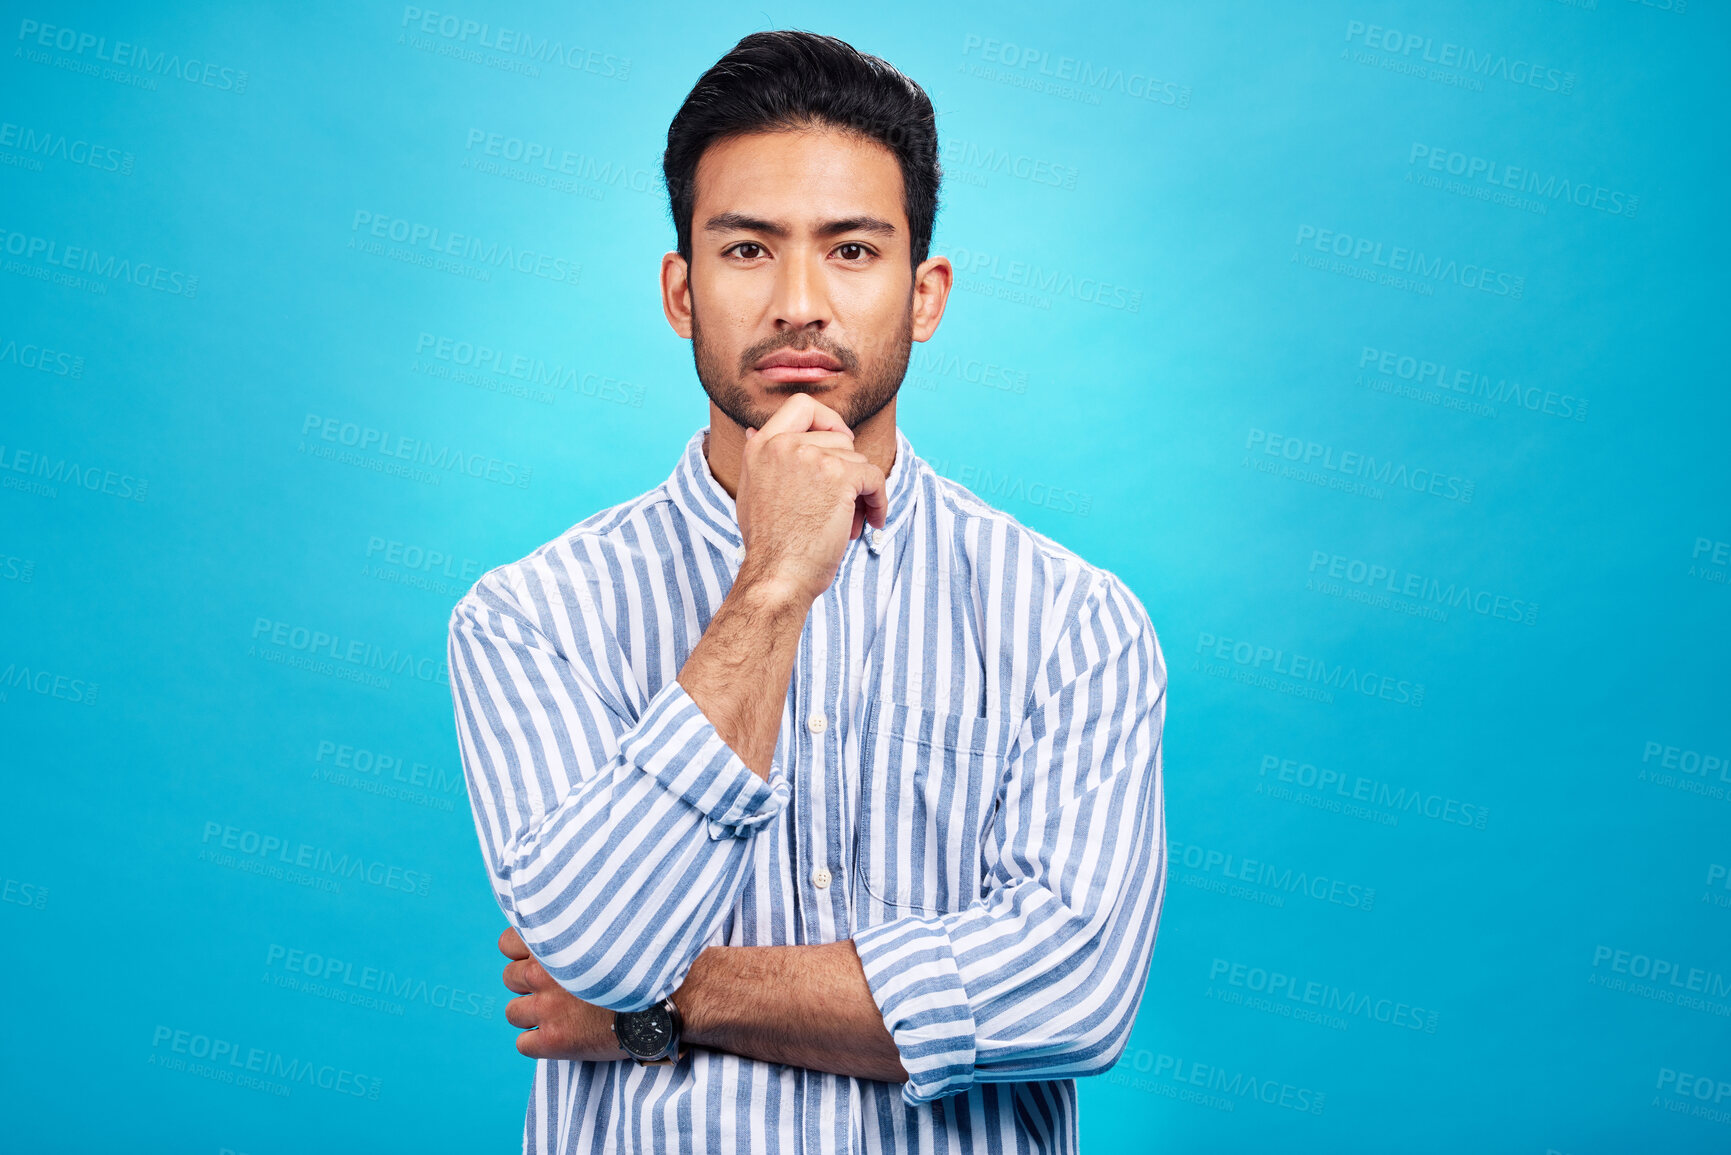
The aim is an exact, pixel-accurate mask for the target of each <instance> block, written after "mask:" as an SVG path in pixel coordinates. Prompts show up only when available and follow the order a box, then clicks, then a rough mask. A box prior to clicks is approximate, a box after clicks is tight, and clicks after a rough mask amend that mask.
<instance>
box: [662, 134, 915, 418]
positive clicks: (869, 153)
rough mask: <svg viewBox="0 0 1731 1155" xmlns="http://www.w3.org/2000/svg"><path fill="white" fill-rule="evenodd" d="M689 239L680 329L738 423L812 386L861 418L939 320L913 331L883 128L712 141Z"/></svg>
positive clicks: (879, 404)
mask: <svg viewBox="0 0 1731 1155" xmlns="http://www.w3.org/2000/svg"><path fill="white" fill-rule="evenodd" d="M691 245H692V256H691V264H690V267H689V269H688V270H687V273H686V276H687V278H688V291H689V298H688V300H689V308H690V325H689V329H690V332H689V334H685V335H689V336H690V337H691V341H692V353H693V356H694V358H695V360H696V362H697V376H698V379H699V380H701V381H702V382H703V388H704V391H705V392H707V393H708V394H709V397H710V400H712V401H713V402H714V403H715V406H716V408H718V409H720V410H721V412H723V413H725V414H726V415H727V416H728V417H729V418H731V419H732V420H733V421H734V422H735V423H737V424H739V425H741V426H743V427H747V428H754V429H755V428H759V427H761V426H762V425H763V423H764V422H765V421H766V420H768V419H769V417H770V415H771V414H773V413H774V412H775V411H776V410H777V409H778V408H780V406H781V404H782V401H783V400H784V399H785V398H787V397H788V396H789V395H791V394H793V393H810V394H812V395H813V396H814V397H816V398H818V399H819V400H821V401H822V402H823V403H824V404H825V405H828V406H829V407H830V408H832V409H834V410H836V411H837V412H838V413H840V414H841V417H842V420H844V421H846V422H847V424H848V427H849V428H850V429H853V428H858V426H859V425H860V423H862V422H864V421H866V420H867V419H869V418H871V417H872V416H874V415H875V414H877V413H878V412H879V411H880V410H882V409H883V407H884V406H885V405H887V404H888V403H889V402H890V400H891V399H892V398H893V397H894V396H895V394H896V390H897V389H898V388H900V386H901V382H902V377H903V375H904V374H905V373H906V371H907V364H908V352H909V349H910V345H911V342H912V341H913V340H914V339H915V338H916V336H917V338H918V339H919V340H922V341H923V340H925V339H926V337H928V336H930V335H931V328H933V327H935V325H936V320H935V318H934V319H933V321H932V324H931V326H929V327H928V326H926V325H924V324H921V325H920V326H919V328H920V330H922V331H921V332H919V333H917V334H916V332H915V328H916V327H915V323H914V317H913V312H914V310H913V304H914V292H913V288H914V283H915V277H914V270H913V268H912V267H911V265H910V256H911V247H910V246H911V238H910V237H909V235H908V222H907V214H906V211H905V209H904V207H903V204H902V175H901V168H900V166H899V165H898V164H897V162H896V158H895V154H894V153H892V152H891V151H890V150H889V149H888V148H886V147H884V146H883V145H881V144H878V143H877V142H876V141H872V140H869V139H866V138H863V137H859V136H855V135H852V134H850V133H845V132H841V131H838V130H834V129H828V128H814V129H809V130H802V131H791V132H774V133H756V134H752V135H748V136H740V137H734V138H732V139H729V140H724V141H721V142H719V143H716V144H713V145H711V146H710V147H709V148H707V149H706V150H705V151H704V153H703V157H702V159H701V160H700V161H699V162H698V166H697V196H696V204H695V211H694V212H693V214H692V232H691ZM674 259H676V258H674ZM935 261H938V262H942V261H943V258H941V257H939V258H935ZM932 263H933V262H931V261H928V262H927V263H926V265H930V264H932ZM946 264H947V263H946ZM926 265H922V270H923V269H925V267H926ZM945 272H946V273H947V268H946V270H945ZM945 284H946V287H947V277H946V278H945ZM939 309H940V311H941V304H940V306H939ZM669 319H670V320H675V318H674V312H673V310H672V309H670V310H669ZM675 327H676V328H680V324H679V322H678V321H677V320H675Z"/></svg>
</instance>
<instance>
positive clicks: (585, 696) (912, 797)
mask: <svg viewBox="0 0 1731 1155" xmlns="http://www.w3.org/2000/svg"><path fill="white" fill-rule="evenodd" d="M706 432H707V431H706V430H699V431H698V432H697V433H695V434H693V436H692V438H691V440H690V442H689V443H688V444H687V446H686V449H685V453H684V455H683V456H682V458H681V459H680V461H679V464H678V467H677V468H676V469H675V470H674V471H673V474H672V476H671V477H669V478H668V480H667V481H666V482H665V483H663V484H662V485H660V486H658V487H657V488H656V489H654V490H651V491H650V492H649V493H646V494H644V495H643V496H641V497H639V498H637V499H635V500H632V501H629V502H626V503H624V504H622V505H619V506H616V507H614V508H612V509H609V510H606V511H604V512H602V513H598V514H596V515H595V516H593V517H590V518H588V519H587V520H585V521H583V522H580V523H579V524H578V525H576V526H574V527H573V528H572V529H570V530H569V531H567V532H566V533H565V534H563V535H562V536H560V537H559V538H558V539H556V540H554V541H552V542H549V543H548V544H547V545H545V546H543V547H541V548H540V549H538V550H536V551H535V552H534V553H533V554H530V555H529V556H528V557H526V558H524V559H522V560H521V561H518V562H515V563H512V564H510V565H506V566H501V567H500V568H498V569H495V570H493V571H491V572H489V573H488V574H486V575H485V576H483V577H482V578H481V580H480V581H479V582H477V583H476V584H475V586H474V588H473V589H471V590H470V591H469V593H468V594H467V595H466V596H465V597H464V598H463V600H462V601H461V602H460V603H459V604H458V605H457V607H456V610H455V612H454V613H453V615H452V618H451V634H450V661H451V691H452V697H453V699H454V701H455V706H456V715H457V729H458V734H459V737H460V740H461V747H462V757H463V768H464V771H465V773H466V775H467V777H468V785H469V796H470V798H471V800H472V802H473V805H474V813H475V824H476V827H477V829H478V831H479V834H480V841H481V849H482V851H483V854H484V856H485V858H486V862H487V869H488V873H489V875H490V876H491V878H492V883H493V890H494V893H495V894H496V895H497V896H498V900H499V905H500V907H501V908H502V909H503V910H504V912H505V915H506V917H507V918H508V919H509V920H510V921H511V923H512V925H514V926H515V927H517V929H518V930H519V931H520V932H521V933H522V935H523V939H524V941H525V942H526V943H528V944H529V947H530V949H531V950H532V951H533V952H534V953H535V956H536V957H537V958H538V959H540V960H541V962H542V963H543V964H544V965H545V966H546V967H547V969H548V971H549V972H551V973H552V974H553V975H554V977H556V978H557V979H558V981H559V982H560V983H561V984H562V985H564V986H565V987H566V988H568V989H569V990H570V991H571V992H572V993H574V994H576V995H577V996H579V997H580V998H583V999H586V1000H588V1001H590V1002H592V1003H596V1004H599V1005H601V1006H604V1007H612V1008H615V1009H619V1010H633V1009H638V1008H641V1007H646V1006H649V1005H650V1004H652V1003H654V1002H656V1001H657V1000H659V999H661V998H663V997H665V996H666V995H668V994H669V993H671V992H673V991H674V990H675V989H677V987H678V986H679V984H680V982H681V981H682V980H683V978H684V976H685V973H686V971H687V969H688V968H689V967H690V965H691V963H692V960H693V959H695V958H696V956H697V954H698V953H699V952H700V951H701V950H702V949H703V948H704V947H706V946H709V945H711V944H733V945H742V946H769V945H778V944H780V945H785V944H800V943H823V942H833V941H837V940H839V939H844V938H852V939H853V941H854V943H855V946H856V948H857V950H858V952H859V956H860V958H861V960H862V961H863V963H864V965H865V973H866V978H867V980H868V982H869V984H870V986H871V991H872V994H873V996H874V998H875V999H876V1001H877V1003H878V1006H879V1008H880V1009H881V1010H882V1012H883V1016H884V1022H885V1024H886V1026H887V1027H888V1028H889V1030H890V1032H891V1034H892V1035H893V1037H894V1038H895V1041H896V1045H897V1047H898V1048H899V1049H900V1052H901V1056H902V1061H903V1064H904V1066H906V1068H907V1069H908V1071H909V1072H910V1073H911V1079H910V1080H909V1082H907V1083H906V1084H905V1085H895V1084H889V1083H878V1082H872V1081H868V1080H863V1079H851V1078H845V1077H841V1076H836V1075H828V1074H823V1073H820V1072H815V1071H807V1070H803V1069H800V1068H795V1067H788V1066H781V1065H776V1064H770V1063H762V1062H757V1061H754V1060H750V1059H743V1058H739V1057H736V1056H733V1055H727V1054H722V1053H718V1052H710V1051H692V1052H688V1054H687V1055H686V1057H685V1058H684V1059H682V1060H681V1061H680V1062H679V1063H677V1064H674V1065H670V1066H659V1067H643V1068H640V1067H637V1066H636V1065H635V1064H632V1063H630V1062H617V1063H575V1062H566V1061H542V1062H539V1063H537V1065H536V1072H535V1085H534V1092H533V1096H532V1098H531V1101H530V1105H529V1112H528V1119H527V1124H526V1128H525V1135H524V1149H525V1150H526V1151H529V1152H535V1153H549V1152H557V1153H565V1152H590V1151H602V1150H606V1151H643V1152H665V1151H712V1152H722V1151H742V1150H750V1151H777V1152H842V1151H847V1152H855V1151H864V1152H881V1151H896V1152H905V1151H921V1152H956V1153H960V1152H967V1151H982V1152H984V1151H993V1152H997V1151H1004V1152H1027V1151H1065V1152H1068V1151H1074V1150H1076V1147H1077V1120H1076V1084H1075V1082H1074V1078H1075V1077H1076V1076H1079V1075H1088V1074H1095V1073H1098V1072H1100V1071H1104V1070H1105V1069H1107V1068H1108V1067H1110V1066H1111V1065H1112V1063H1113V1062H1114V1061H1115V1060H1116V1058H1117V1057H1118V1055H1119V1053H1120V1052H1121V1051H1122V1050H1123V1048H1124V1045H1125V1043H1126V1040H1127V1038H1128V1036H1129V1032H1130V1026H1131V1021H1132V1019H1133V1017H1134V1015H1135V1012H1136V1007H1137V1004H1138V1003H1139V1001H1140V999H1141V996H1142V990H1143V986H1144V984H1145V983H1146V981H1147V975H1148V965H1149V958H1150V955H1151V953H1152V951H1153V948H1154V938H1155V930H1156V927H1157V925H1158V922H1159V917H1160V909H1161V902H1162V899H1163V897H1164V894H1165V882H1166V826H1165V810H1164V805H1163V794H1162V786H1161V764H1160V738H1161V729H1162V724H1163V722H1164V718H1165V703H1166V699H1165V688H1166V667H1165V663H1164V660H1163V658H1162V656H1161V653H1160V647H1159V645H1158V643H1157V642H1156V640H1155V636H1154V629H1153V627H1152V626H1151V625H1150V624H1149V621H1148V617H1147V614H1146V612H1145V611H1144V610H1143V608H1142V606H1141V604H1140V603H1139V602H1138V601H1137V600H1136V598H1135V597H1134V596H1133V595H1132V594H1131V593H1130V592H1129V591H1128V590H1127V589H1126V588H1125V587H1124V585H1123V583H1122V582H1121V581H1119V580H1118V579H1117V578H1116V577H1114V576H1113V575H1112V574H1110V573H1107V572H1106V571H1104V570H1101V569H1098V568H1096V567H1093V566H1090V565H1088V564H1087V563H1085V562H1083V561H1082V560H1081V559H1080V558H1078V557H1076V555H1074V554H1073V553H1071V552H1069V551H1068V550H1065V549H1064V548H1063V547H1061V546H1059V545H1057V544H1056V543H1054V542H1052V541H1051V540H1049V539H1047V538H1045V537H1043V536H1041V535H1040V534H1038V533H1035V532H1034V531H1032V530H1030V529H1028V528H1026V527H1025V526H1023V525H1021V524H1020V523H1018V522H1017V521H1016V520H1015V519H1014V518H1012V517H1010V516H1009V515H1008V514H1005V513H1002V512H1000V511H998V510H995V509H993V508H991V507H990V506H988V505H986V504H984V503H983V502H981V501H980V500H979V499H978V498H977V497H976V496H974V495H973V494H972V493H970V492H969V491H968V490H966V489H964V488H963V487H961V486H959V485H957V484H955V483H953V482H951V481H948V480H946V479H944V478H942V477H939V476H938V475H937V474H936V473H935V472H934V471H933V470H932V468H931V467H930V466H929V465H928V464H927V463H926V462H925V461H923V460H921V459H920V458H919V457H917V456H915V454H914V452H913V448H912V446H911V445H910V444H909V443H908V440H907V437H906V435H905V434H903V433H901V432H900V431H898V432H897V435H896V441H897V453H896V459H895V463H894V465H893V467H892V469H891V470H890V475H889V488H890V493H889V513H888V522H887V524H886V525H885V527H884V528H883V529H882V530H881V531H877V532H873V531H872V530H871V528H870V527H869V526H868V527H867V530H866V533H865V534H864V535H862V536H861V537H860V538H859V539H858V540H855V541H852V542H850V543H849V544H848V547H847V552H846V553H845V555H844V557H843V560H842V564H841V569H840V572H839V574H838V575H837V577H836V580H835V582H834V583H833V584H832V586H831V587H830V589H829V590H828V591H827V592H826V593H825V594H824V595H823V596H822V597H821V598H820V599H819V600H818V601H817V602H816V603H815V604H814V605H813V606H812V609H811V613H810V615H809V616H808V618H807V620H806V624H805V631H804V634H803V636H802V638H801V640H800V646H799V654H798V658H797V661H796V664H795V667H794V673H793V679H792V685H791V686H790V688H789V691H788V698H787V705H786V708H785V711H784V713H783V716H782V724H781V732H780V737H779V740H778V742H777V745H776V752H775V760H774V769H773V771H772V773H771V775H770V778H769V780H768V781H767V782H766V781H764V780H763V779H760V778H758V777H757V776H756V775H754V774H753V773H752V772H751V771H750V770H748V769H747V768H746V766H745V764H744V763H742V762H741V761H740V760H739V758H738V757H737V756H736V755H735V754H734V753H733V752H732V750H730V749H729V748H728V747H727V745H726V744H725V743H723V742H722V741H721V739H720V737H719V736H718V735H717V733H716V731H715V728H714V727H713V726H712V725H711V724H710V723H709V721H708V720H707V719H706V718H705V717H704V715H703V713H702V711H701V710H699V709H698V708H697V705H696V703H694V702H693V701H692V699H691V698H690V696H689V695H687V694H686V692H685V691H684V689H683V688H682V687H681V686H680V684H679V683H678V682H677V681H676V680H675V676H676V675H677V674H678V672H679V669H680V666H681V665H682V664H683V663H684V661H685V658H686V655H687V654H689V653H690V652H691V650H692V648H693V646H695V645H696V643H697V640H698V639H699V638H700V637H701V636H702V634H703V630H704V628H705V627H706V626H707V625H708V623H709V621H710V618H711V617H712V615H713V614H714V613H715V611H716V609H717V607H718V606H719V605H720V604H721V600H722V598H723V597H724V596H725V595H726V593H727V591H728V588H729V587H730V585H731V583H732V581H733V578H734V575H735V574H736V573H737V572H738V568H739V559H740V556H741V554H740V549H741V539H740V534H739V525H738V521H737V517H736V513H735V506H734V502H733V499H732V498H730V497H729V496H728V495H727V491H726V490H724V489H722V488H721V486H720V484H719V483H717V482H716V480H715V478H714V477H713V475H712V474H711V473H710V472H709V466H708V463H707V461H706V460H705V457H704V449H703V447H704V439H705V435H706Z"/></svg>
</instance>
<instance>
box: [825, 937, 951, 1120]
mask: <svg viewBox="0 0 1731 1155" xmlns="http://www.w3.org/2000/svg"><path fill="white" fill-rule="evenodd" d="M853 944H854V949H855V950H856V951H857V952H858V953H859V960H860V964H861V965H862V966H863V967H864V968H865V976H866V984H867V985H868V986H870V987H871V992H872V999H873V1001H875V1002H876V1003H877V1005H878V1010H879V1012H880V1013H882V1015H883V1017H884V1026H885V1027H887V1028H889V1032H890V1036H891V1037H892V1038H893V1039H895V1043H896V1049H897V1050H898V1051H900V1052H901V1060H902V1066H903V1067H905V1068H907V1072H908V1081H907V1082H906V1083H905V1084H903V1085H902V1098H903V1100H905V1101H906V1102H908V1103H910V1104H914V1105H918V1104H921V1103H929V1102H931V1101H932V1100H933V1099H941V1098H944V1097H945V1096H947V1095H955V1094H959V1093H961V1092H963V1091H966V1090H967V1089H968V1088H969V1087H971V1086H973V1084H974V1031H975V1026H974V1010H973V1007H972V1006H971V1005H970V1004H969V1003H968V991H967V987H965V986H964V985H963V984H962V974H961V971H960V969H958V968H957V966H956V955H955V951H954V949H953V948H952V947H951V944H950V935H949V931H948V930H946V929H945V928H944V924H943V922H942V921H941V920H939V919H935V918H899V919H895V920H894V921H891V922H882V923H878V924H876V925H875V926H869V927H866V928H865V929H864V930H861V931H858V932H856V933H855V935H854V940H853Z"/></svg>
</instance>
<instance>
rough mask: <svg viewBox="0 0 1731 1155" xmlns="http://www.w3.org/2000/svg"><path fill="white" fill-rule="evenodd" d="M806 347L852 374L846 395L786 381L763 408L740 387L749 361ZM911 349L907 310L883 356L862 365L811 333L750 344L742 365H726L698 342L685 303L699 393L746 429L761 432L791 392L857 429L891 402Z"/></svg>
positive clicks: (694, 315)
mask: <svg viewBox="0 0 1731 1155" xmlns="http://www.w3.org/2000/svg"><path fill="white" fill-rule="evenodd" d="M812 348H817V349H822V350H823V351H824V352H826V353H829V354H830V355H831V356H833V357H835V358H836V359H837V360H838V361H840V362H841V363H842V369H843V371H844V372H850V373H852V374H853V375H854V378H855V382H856V383H855V385H854V388H853V390H852V392H850V393H849V394H848V395H847V396H845V397H836V396H834V395H832V394H830V393H828V392H826V391H825V390H822V389H818V390H812V389H810V388H808V387H807V386H806V385H804V384H803V383H800V382H789V383H786V384H782V385H777V386H775V388H774V390H773V391H772V392H771V394H770V402H769V404H768V405H767V406H765V405H762V404H760V403H758V402H756V401H755V400H753V398H752V396H751V393H750V391H748V390H747V389H746V387H745V386H744V384H743V383H742V378H743V377H744V376H745V374H746V373H747V372H749V371H750V370H751V365H752V363H754V362H756V361H758V360H760V359H761V358H763V357H764V356H765V355H766V354H768V353H772V352H776V351H778V350H781V349H795V350H802V351H803V350H807V349H812ZM912 349H913V313H912V310H911V309H910V310H909V311H908V312H907V313H904V314H903V315H902V323H901V326H900V332H899V333H897V334H896V336H895V338H894V339H893V340H891V341H889V342H887V343H886V344H885V345H884V355H883V356H882V357H880V358H878V359H877V360H875V361H872V362H869V363H866V364H863V365H862V364H861V363H860V359H859V357H858V356H857V355H856V354H855V353H854V352H853V351H852V350H850V349H846V348H843V347H841V346H838V345H835V344H834V343H833V342H831V341H829V340H828V339H827V338H823V337H818V336H816V335H815V334H813V333H812V331H811V330H802V331H801V332H800V333H798V334H790V335H789V336H788V337H787V338H786V339H782V340H777V341H774V342H771V343H769V344H768V345H758V346H754V347H752V348H751V349H748V350H746V353H745V356H744V357H743V358H742V359H741V360H742V361H743V362H744V363H743V364H741V365H737V366H734V365H727V364H724V363H723V358H722V357H721V355H720V354H718V353H717V352H716V351H715V350H714V349H712V348H711V347H710V346H709V344H708V343H707V342H705V341H704V339H703V326H702V325H701V324H700V323H699V322H698V318H697V300H696V297H695V296H694V297H693V298H692V302H691V355H692V359H693V360H694V361H695V362H696V364H697V379H698V380H699V381H700V382H702V384H703V391H704V392H705V393H707V394H709V399H710V401H712V402H714V404H715V407H716V408H717V409H719V410H721V411H722V412H723V413H725V414H726V415H727V417H728V419H729V420H731V421H733V422H734V424H736V425H739V426H741V427H742V428H746V429H761V428H763V423H764V422H765V421H768V420H769V419H770V417H771V416H773V415H774V413H775V411H776V410H777V409H778V408H780V407H781V404H782V401H783V400H784V399H785V398H786V397H789V396H791V395H792V394H794V393H815V395H816V396H817V397H818V399H819V400H821V401H822V402H823V403H824V404H825V405H828V406H829V407H830V408H831V409H834V410H835V411H836V412H837V413H839V414H841V419H842V421H844V422H845V423H846V424H847V427H848V428H849V429H858V428H859V427H860V426H861V425H862V424H864V423H865V422H867V421H869V420H871V419H872V418H873V417H876V416H877V415H878V414H879V413H880V412H882V410H883V408H884V406H886V405H888V404H889V403H890V401H891V400H893V399H894V398H895V395H896V392H897V391H898V390H899V389H901V386H902V379H903V378H904V377H906V376H907V371H908V355H909V353H910V352H911V351H912Z"/></svg>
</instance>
